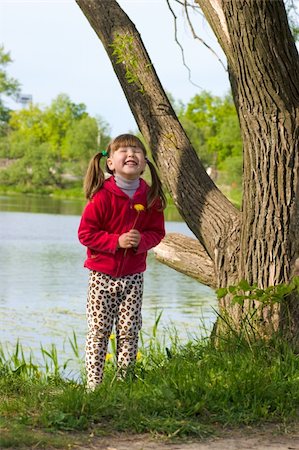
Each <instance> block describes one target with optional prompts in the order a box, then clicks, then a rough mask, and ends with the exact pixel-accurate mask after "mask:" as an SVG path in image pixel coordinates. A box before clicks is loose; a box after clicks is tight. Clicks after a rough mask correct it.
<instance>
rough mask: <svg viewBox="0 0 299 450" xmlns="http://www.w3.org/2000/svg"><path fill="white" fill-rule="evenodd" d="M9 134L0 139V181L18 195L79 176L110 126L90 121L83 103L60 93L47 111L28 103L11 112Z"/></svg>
mask: <svg viewBox="0 0 299 450" xmlns="http://www.w3.org/2000/svg"><path fill="white" fill-rule="evenodd" d="M8 125H9V129H10V132H9V133H8V134H7V135H6V136H3V137H2V138H0V157H2V158H5V160H6V161H8V162H9V164H8V167H7V168H6V169H5V170H4V169H2V170H1V171H0V183H1V184H2V185H4V186H8V187H9V186H18V188H19V190H21V191H23V192H50V191H52V190H53V189H55V188H64V187H67V186H69V185H70V182H71V181H72V182H74V180H75V181H76V180H77V184H78V183H79V184H80V185H81V184H82V176H83V174H84V173H85V171H86V168H87V164H88V161H89V160H90V158H91V156H92V155H93V154H94V153H95V152H96V151H97V148H98V142H99V140H100V141H101V144H102V145H103V146H104V147H105V146H106V144H107V143H108V141H109V140H110V136H109V127H108V125H107V124H106V123H105V122H104V121H103V119H101V118H98V119H96V118H93V117H90V116H89V115H88V113H87V112H86V107H85V105H84V104H82V103H80V104H75V103H73V102H72V101H71V100H70V98H69V97H68V96H67V95H65V94H60V95H58V96H57V98H56V99H54V100H53V101H52V103H51V105H50V106H49V107H46V108H41V107H40V106H38V105H34V104H31V105H30V107H29V108H26V109H21V110H19V111H12V112H11V113H10V120H9V122H8Z"/></svg>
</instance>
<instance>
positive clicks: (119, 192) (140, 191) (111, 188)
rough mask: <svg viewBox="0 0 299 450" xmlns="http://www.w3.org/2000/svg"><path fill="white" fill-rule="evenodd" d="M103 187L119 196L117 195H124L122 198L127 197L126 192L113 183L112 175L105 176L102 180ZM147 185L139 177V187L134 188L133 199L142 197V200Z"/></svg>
mask: <svg viewBox="0 0 299 450" xmlns="http://www.w3.org/2000/svg"><path fill="white" fill-rule="evenodd" d="M103 188H104V189H107V191H110V192H112V193H113V194H115V195H117V196H119V197H124V198H129V197H128V195H127V194H125V193H124V192H123V191H122V190H121V189H120V188H119V187H118V186H117V185H116V183H115V179H114V176H113V175H112V176H111V177H109V178H107V179H106V180H105V182H104V185H103ZM148 189H149V187H148V185H147V184H146V182H145V181H144V180H143V179H142V178H140V185H139V188H138V189H137V190H136V192H135V194H134V197H133V200H134V201H135V200H137V199H139V198H142V200H143V201H144V196H146V194H147V191H148Z"/></svg>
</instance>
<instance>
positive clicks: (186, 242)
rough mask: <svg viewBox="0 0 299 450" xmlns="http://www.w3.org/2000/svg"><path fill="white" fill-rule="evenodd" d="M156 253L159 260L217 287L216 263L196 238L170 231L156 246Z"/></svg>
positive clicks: (203, 282)
mask: <svg viewBox="0 0 299 450" xmlns="http://www.w3.org/2000/svg"><path fill="white" fill-rule="evenodd" d="M154 253H155V255H156V258H157V259H158V261H160V262H163V263H164V264H166V265H167V266H169V267H171V268H173V269H175V270H177V271H178V272H182V273H184V274H185V275H188V276H189V277H192V278H195V279H196V280H198V281H200V282H201V283H202V284H206V285H208V286H210V287H212V288H215V287H216V277H215V271H214V264H213V262H212V260H211V258H210V257H209V255H208V254H207V252H206V251H205V249H204V248H203V247H202V245H200V243H199V242H198V241H197V240H196V239H192V238H188V237H187V236H184V235H183V234H179V233H168V234H167V235H166V236H165V238H164V239H163V241H162V242H161V243H160V244H159V245H157V246H156V247H155V248H154ZM199 267H200V268H201V270H200V271H199V269H198V268H199Z"/></svg>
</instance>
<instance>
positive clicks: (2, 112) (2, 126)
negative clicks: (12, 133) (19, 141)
mask: <svg viewBox="0 0 299 450" xmlns="http://www.w3.org/2000/svg"><path fill="white" fill-rule="evenodd" d="M11 62H12V59H11V56H10V53H9V52H6V51H5V49H4V46H3V45H0V135H3V134H4V133H5V130H6V125H7V122H8V120H9V113H10V108H8V107H7V106H5V97H16V96H17V95H18V94H19V92H20V83H19V82H18V81H17V80H15V79H14V78H12V77H10V76H9V75H8V74H7V71H6V67H7V65H8V64H10V63H11Z"/></svg>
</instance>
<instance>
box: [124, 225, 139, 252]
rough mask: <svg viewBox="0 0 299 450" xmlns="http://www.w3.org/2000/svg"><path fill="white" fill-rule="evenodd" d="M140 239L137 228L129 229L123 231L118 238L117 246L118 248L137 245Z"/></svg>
mask: <svg viewBox="0 0 299 450" xmlns="http://www.w3.org/2000/svg"><path fill="white" fill-rule="evenodd" d="M140 239H141V235H140V233H139V231H138V230H134V229H132V230H130V231H128V232H127V233H123V234H121V235H120V236H119V238H118V246H119V247H120V248H132V247H138V245H139V242H140Z"/></svg>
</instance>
